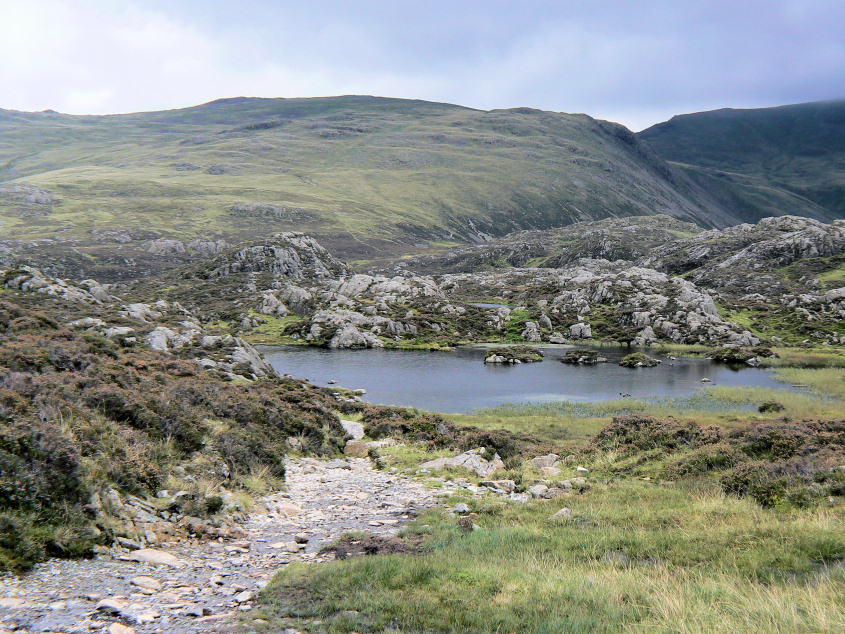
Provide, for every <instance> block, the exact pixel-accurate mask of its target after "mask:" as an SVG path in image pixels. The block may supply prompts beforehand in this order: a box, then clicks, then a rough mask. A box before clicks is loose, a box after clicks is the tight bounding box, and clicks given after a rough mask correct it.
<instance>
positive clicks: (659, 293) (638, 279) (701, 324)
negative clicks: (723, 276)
mask: <svg viewBox="0 0 845 634" xmlns="http://www.w3.org/2000/svg"><path fill="white" fill-rule="evenodd" d="M441 287H444V288H445V287H448V288H450V289H453V290H454V291H457V292H458V293H463V294H467V295H479V294H485V295H486V296H489V297H505V298H507V299H508V300H509V301H511V302H514V303H519V304H522V305H525V306H527V307H529V308H532V307H533V308H535V309H536V310H537V311H542V313H543V314H544V315H545V316H546V317H547V318H548V319H549V322H550V323H551V324H552V326H553V328H555V329H557V328H560V329H564V330H566V332H568V333H569V336H570V337H571V338H573V339H589V338H591V337H595V336H596V333H595V329H596V327H600V328H601V329H602V330H604V335H605V336H608V335H610V334H611V332H612V331H618V330H625V331H627V332H628V333H629V335H627V336H629V337H630V339H631V340H632V341H633V340H636V342H637V343H643V344H647V343H652V342H654V341H658V340H668V341H674V342H677V343H706V342H711V341H727V342H735V343H737V344H742V345H754V343H753V341H754V339H755V338H754V337H753V336H752V335H751V334H750V333H748V332H745V331H744V330H743V329H742V328H740V327H739V326H737V325H736V324H733V323H731V322H727V321H725V320H723V319H722V318H721V317H720V316H719V312H718V310H717V309H716V304H715V302H714V301H713V298H712V297H711V296H710V295H709V294H708V293H707V292H706V291H703V290H701V289H700V288H698V287H697V286H696V285H695V284H693V283H692V282H689V281H687V280H684V279H681V278H678V277H673V276H670V275H668V274H666V273H661V272H659V271H655V270H654V269H648V268H645V267H639V266H633V265H632V264H631V263H630V262H624V261H616V262H609V261H607V260H587V259H582V260H579V261H578V262H577V263H576V264H574V265H572V266H569V267H566V268H563V269H507V270H504V271H495V272H488V273H464V274H460V275H445V276H443V277H442V278H441ZM594 314H598V315H600V320H601V321H596V320H595V319H594V318H593V317H592V316H593V315H594ZM529 323H531V322H529ZM535 327H536V324H535ZM526 328H527V329H528V330H529V331H530V332H531V333H533V332H535V331H536V330H537V329H536V328H531V327H529V326H528V325H527V324H526ZM523 336H524V335H523ZM746 342H752V343H746Z"/></svg>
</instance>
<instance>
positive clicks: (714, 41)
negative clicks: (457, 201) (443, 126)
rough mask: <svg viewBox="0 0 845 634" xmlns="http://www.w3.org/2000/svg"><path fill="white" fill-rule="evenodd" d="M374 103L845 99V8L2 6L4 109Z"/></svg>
mask: <svg viewBox="0 0 845 634" xmlns="http://www.w3.org/2000/svg"><path fill="white" fill-rule="evenodd" d="M340 94H371V95H380V96H388V97H407V98H415V99H427V100H431V101H445V102H450V103H457V104H461V105H464V106H470V107H474V108H481V109H492V108H508V107H516V106H531V107H535V108H542V109H545V110H554V111H561V112H585V113H587V114H590V115H592V116H595V117H598V118H602V119H609V120H612V121H618V122H620V123H623V124H625V125H627V126H628V127H630V128H631V129H633V130H640V129H642V128H645V127H647V126H649V125H651V124H653V123H657V122H659V121H663V120H666V119H668V118H670V117H671V116H672V115H674V114H680V113H685V112H697V111H701V110H710V109H714V108H720V107H739V108H748V107H763V106H773V105H781V104H787V103H798V102H802V101H816V100H823V99H835V98H841V97H845V2H841V1H840V0H801V1H787V0H783V1H781V0H768V1H765V2H763V1H756V0H753V1H743V0H732V1H730V2H726V1H723V0H707V1H704V2H702V1H698V0H673V1H668V2H667V1H662V0H654V1H650V0H640V1H621V0H607V1H603V0H587V1H578V0H569V1H568V0H520V1H518V2H517V1H513V2H505V1H502V0H484V1H475V0H466V1H461V0H451V1H445V2H444V1H440V0H424V1H423V0H421V1H417V2H408V1H405V0H389V1H381V0H371V1H368V0H355V1H350V2H339V1H329V0H327V1H320V0H310V1H309V0H305V1H303V0H298V1H296V2H287V1H282V0H277V1H275V2H273V1H270V0H237V1H232V0H201V1H194V0H184V1H180V0H145V1H143V2H141V1H133V0H0V108H7V109H17V110H44V109H48V108H51V109H54V110H58V111H60V112H67V113H72V114H105V113H116V112H136V111H142V110H161V109H167V108H179V107H185V106H191V105H196V104H199V103H204V102H206V101H210V100H213V99H217V98H220V97H234V96H253V97H310V96H326V95H340Z"/></svg>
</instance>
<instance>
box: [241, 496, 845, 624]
mask: <svg viewBox="0 0 845 634" xmlns="http://www.w3.org/2000/svg"><path fill="white" fill-rule="evenodd" d="M564 505H565V506H567V507H569V508H570V509H571V510H572V518H571V519H570V520H564V521H561V522H552V521H550V520H549V519H548V518H549V517H550V516H551V515H552V514H553V513H554V512H555V511H557V510H558V509H559V508H560V507H562V506H564ZM473 506H474V507H475V508H476V510H477V511H478V517H477V518H476V519H475V522H476V523H477V524H478V525H479V526H480V530H477V531H473V532H471V533H469V534H466V533H463V532H461V531H460V530H459V528H458V527H457V522H456V521H455V520H454V519H453V518H451V517H449V516H448V514H445V513H441V512H430V513H427V514H426V515H424V516H423V517H421V518H420V519H419V520H417V521H416V522H415V523H414V524H413V525H412V526H411V527H410V528H409V530H408V532H409V533H421V534H423V535H426V542H425V544H426V547H427V549H428V550H427V552H426V553H425V554H424V555H421V556H415V557H400V556H378V557H366V558H359V559H353V560H349V561H344V562H334V563H327V564H322V565H320V566H313V565H306V564H300V565H292V566H289V567H287V568H286V569H285V570H284V571H282V572H280V573H279V574H278V575H277V576H276V577H275V578H274V579H273V581H272V583H271V584H270V586H268V588H267V589H266V590H265V591H264V593H263V596H262V600H263V603H264V608H263V610H262V611H261V612H260V613H258V614H255V613H254V614H253V615H252V616H253V617H255V616H261V617H262V618H264V619H268V620H269V621H270V622H271V623H273V626H279V625H280V624H281V623H284V622H286V621H288V620H289V621H290V622H292V623H296V624H297V625H300V624H301V625H302V626H303V627H305V628H307V629H309V630H310V627H309V623H312V622H313V621H314V620H315V619H316V620H319V621H320V623H319V625H318V626H317V627H315V629H317V630H319V631H330V632H351V631H383V630H388V629H389V630H391V631H403V632H404V631H448V632H466V631H473V632H490V631H501V632H512V631H530V632H560V631H606V632H617V631H658V632H679V631H684V632H704V631H732V632H740V631H742V632H757V631H767V632H774V631H784V632H786V631H818V632H834V631H837V630H841V628H843V627H845V593H844V592H843V591H845V573H843V570H842V568H841V567H839V566H836V565H834V566H832V567H831V568H830V569H826V568H825V567H824V564H825V562H828V563H831V564H833V563H834V562H835V561H837V559H838V558H839V557H841V556H842V554H843V552H845V533H843V532H842V531H841V521H842V513H841V510H840V511H833V510H817V511H809V512H803V513H792V514H789V513H785V514H775V513H771V512H767V511H763V510H761V509H760V508H759V507H757V506H756V505H754V504H753V503H751V502H749V501H747V500H739V499H733V498H728V497H725V496H723V495H721V494H719V493H717V492H715V491H711V490H692V491H691V490H684V489H679V488H673V487H666V486H660V485H655V484H651V483H646V482H642V481H636V480H633V481H626V482H619V483H614V484H612V485H597V486H594V487H593V488H592V489H591V490H589V491H588V492H587V493H585V494H583V495H578V496H574V497H571V498H566V499H565V500H563V501H560V500H555V501H541V502H534V503H530V504H528V505H526V506H504V507H502V506H501V505H488V506H484V505H483V504H480V503H473ZM346 610H354V611H356V612H357V614H352V615H344V614H343V612H344V611H346ZM257 629H258V630H259V631H261V630H260V628H257Z"/></svg>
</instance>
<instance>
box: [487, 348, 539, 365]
mask: <svg viewBox="0 0 845 634" xmlns="http://www.w3.org/2000/svg"><path fill="white" fill-rule="evenodd" d="M542 360H543V353H542V352H541V351H540V350H539V349H538V348H533V347H531V346H501V347H498V348H490V350H489V351H488V352H487V355H486V356H485V357H484V363H495V364H504V363H509V364H517V363H534V362H535V361H542Z"/></svg>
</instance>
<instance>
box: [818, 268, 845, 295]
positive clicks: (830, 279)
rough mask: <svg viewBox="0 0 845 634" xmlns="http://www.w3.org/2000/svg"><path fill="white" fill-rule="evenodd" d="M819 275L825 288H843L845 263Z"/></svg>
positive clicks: (844, 283)
mask: <svg viewBox="0 0 845 634" xmlns="http://www.w3.org/2000/svg"><path fill="white" fill-rule="evenodd" d="M817 277H818V280H819V282H821V283H822V285H823V286H824V287H825V288H828V289H829V288H841V287H843V286H845V263H842V264H840V265H839V266H838V267H837V268H835V269H831V270H829V271H825V272H824V273H819V275H818V276H817Z"/></svg>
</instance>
